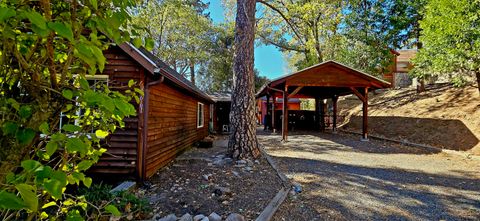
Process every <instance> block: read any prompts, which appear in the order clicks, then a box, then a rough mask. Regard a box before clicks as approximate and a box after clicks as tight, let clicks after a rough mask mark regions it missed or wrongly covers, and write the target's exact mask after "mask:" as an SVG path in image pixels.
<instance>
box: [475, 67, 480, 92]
mask: <svg viewBox="0 0 480 221" xmlns="http://www.w3.org/2000/svg"><path fill="white" fill-rule="evenodd" d="M475 76H476V77H477V86H478V93H479V94H480V70H478V71H477V72H476V73H475Z"/></svg>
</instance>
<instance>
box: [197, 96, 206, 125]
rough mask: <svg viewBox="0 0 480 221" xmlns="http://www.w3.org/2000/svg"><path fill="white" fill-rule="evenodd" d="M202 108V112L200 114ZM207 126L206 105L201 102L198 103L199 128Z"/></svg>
mask: <svg viewBox="0 0 480 221" xmlns="http://www.w3.org/2000/svg"><path fill="white" fill-rule="evenodd" d="M200 110H201V114H200ZM204 126H205V105H204V104H203V103H201V102H198V103H197V128H202V127H204Z"/></svg>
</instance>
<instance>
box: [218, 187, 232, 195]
mask: <svg viewBox="0 0 480 221" xmlns="http://www.w3.org/2000/svg"><path fill="white" fill-rule="evenodd" d="M213 193H215V194H216V195H217V196H223V195H232V190H231V189H230V188H228V187H221V186H217V187H215V189H214V190H213Z"/></svg>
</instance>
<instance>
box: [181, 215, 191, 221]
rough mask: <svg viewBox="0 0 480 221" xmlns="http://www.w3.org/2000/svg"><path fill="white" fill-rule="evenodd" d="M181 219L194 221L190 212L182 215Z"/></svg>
mask: <svg viewBox="0 0 480 221" xmlns="http://www.w3.org/2000/svg"><path fill="white" fill-rule="evenodd" d="M179 221H193V218H192V215H190V214H189V213H185V215H183V216H182V217H180V219H179Z"/></svg>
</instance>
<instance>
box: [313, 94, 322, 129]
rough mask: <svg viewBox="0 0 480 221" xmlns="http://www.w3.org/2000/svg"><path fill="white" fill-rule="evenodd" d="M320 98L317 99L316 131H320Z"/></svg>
mask: <svg viewBox="0 0 480 221" xmlns="http://www.w3.org/2000/svg"><path fill="white" fill-rule="evenodd" d="M319 101H320V98H318V97H315V121H314V125H315V126H314V127H313V129H314V130H318V129H319V128H320V102H319Z"/></svg>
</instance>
